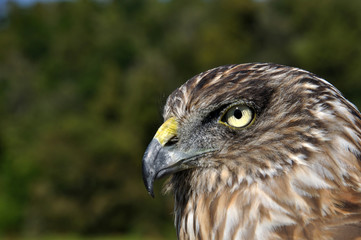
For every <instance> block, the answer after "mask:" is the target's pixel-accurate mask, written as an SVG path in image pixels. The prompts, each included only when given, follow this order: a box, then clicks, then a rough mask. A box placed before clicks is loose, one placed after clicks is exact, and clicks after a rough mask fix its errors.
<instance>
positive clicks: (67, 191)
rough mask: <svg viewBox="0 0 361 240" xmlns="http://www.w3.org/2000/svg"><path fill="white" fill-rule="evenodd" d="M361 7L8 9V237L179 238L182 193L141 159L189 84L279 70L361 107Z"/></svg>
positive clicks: (217, 0) (4, 96) (144, 0)
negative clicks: (151, 182)
mask: <svg viewBox="0 0 361 240" xmlns="http://www.w3.org/2000/svg"><path fill="white" fill-rule="evenodd" d="M360 11H361V1H358V0H353V1H351V0H345V1H339V0H319V1H311V0H308V1H304V0H294V1H287V0H263V1H261V0H259V1H255V0H241V1H240V0H222V1H221V0H163V1H161V0H121V1H115V0H113V1H111V0H108V1H90V0H78V1H71V2H57V3H51V4H50V3H49V4H36V5H33V6H31V7H27V8H22V7H19V6H17V5H16V4H9V11H8V14H7V15H6V16H4V17H3V18H2V19H1V21H0V100H1V101H0V114H1V118H0V126H1V132H0V234H2V235H3V236H13V235H27V236H37V235H38V234H48V233H71V232H73V233H78V234H87V235H89V234H90V235H92V234H93V235H94V234H109V233H117V234H133V233H136V234H137V235H136V236H153V237H154V238H167V237H169V236H175V231H174V230H173V226H172V225H173V224H172V222H173V220H172V218H173V216H172V204H173V203H172V197H171V196H166V197H165V196H161V194H160V191H161V190H160V189H161V183H159V184H158V185H157V189H156V195H157V197H156V199H155V200H153V199H151V198H150V197H149V196H148V195H147V193H146V190H145V188H144V187H143V183H142V177H141V158H142V155H143V151H144V149H145V147H146V145H147V144H148V142H149V141H150V139H151V138H152V136H153V134H154V133H155V131H156V129H157V127H158V126H159V124H160V123H161V121H162V119H161V112H162V105H163V104H164V102H165V100H166V97H167V95H168V94H169V93H171V91H172V90H174V89H175V88H176V87H177V86H179V85H180V84H182V83H183V82H185V81H186V80H187V79H189V78H190V77H192V76H193V75H195V74H197V73H199V72H201V71H204V70H207V69H209V68H212V67H216V66H218V65H224V64H230V63H243V62H254V61H261V62H276V63H281V64H286V65H291V66H296V67H300V68H304V69H306V70H309V71H311V72H314V73H316V74H317V75H319V76H321V77H324V78H326V79H327V80H329V81H330V82H331V83H333V84H334V85H335V86H336V87H338V88H339V89H340V90H341V91H342V92H343V93H344V94H345V95H346V97H347V98H348V99H349V100H351V101H352V102H354V103H355V104H357V105H358V106H361V94H360V93H361V64H360V63H361V44H360V39H361V15H360V14H359V12H360Z"/></svg>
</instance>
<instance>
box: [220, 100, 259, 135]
mask: <svg viewBox="0 0 361 240" xmlns="http://www.w3.org/2000/svg"><path fill="white" fill-rule="evenodd" d="M255 117H256V114H255V111H254V110H253V108H251V107H249V106H247V105H246V104H243V103H241V104H235V105H231V106H229V107H228V108H227V109H226V110H225V111H224V112H223V113H222V115H221V117H220V120H219V122H220V123H222V124H224V125H226V126H228V127H231V128H234V129H242V128H245V127H248V126H250V125H252V124H253V122H254V121H255Z"/></svg>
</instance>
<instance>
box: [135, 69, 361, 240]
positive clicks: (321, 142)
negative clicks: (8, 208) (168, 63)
mask: <svg viewBox="0 0 361 240" xmlns="http://www.w3.org/2000/svg"><path fill="white" fill-rule="evenodd" d="M163 117H164V120H165V122H164V123H163V124H162V126H161V127H160V128H159V130H158V131H157V133H156V134H155V136H154V138H153V140H152V141H151V142H150V144H149V146H148V148H147V149H146V151H145V154H144V157H143V161H142V168H143V180H144V183H145V186H146V188H147V190H148V192H149V193H150V194H151V195H153V182H154V180H155V179H158V178H161V177H163V176H167V175H171V178H170V180H169V182H168V183H167V185H166V189H167V190H168V191H171V192H172V193H173V194H174V198H175V206H174V208H175V209H174V212H175V226H176V230H177V236H178V239H361V114H360V112H359V111H358V110H357V108H356V107H355V106H354V105H353V104H352V103H350V102H349V101H348V100H346V99H345V98H344V97H343V96H342V94H341V93H340V92H339V91H338V90H337V89H336V88H335V87H334V86H333V85H331V84H330V83H328V82H327V81H325V80H323V79H321V78H319V77H317V76H315V75H314V74H312V73H310V72H307V71H305V70H301V69H298V68H293V67H287V66H282V65H276V64H269V63H250V64H240V65H227V66H221V67H217V68H214V69H211V70H208V71H206V72H203V73H200V74H199V75H196V76H195V77H193V78H191V79H190V80H188V81H187V82H186V83H185V84H183V85H182V86H181V87H179V88H178V89H176V90H175V91H174V92H173V93H172V94H171V95H170V96H169V97H168V99H167V102H166V105H165V107H164V115H163Z"/></svg>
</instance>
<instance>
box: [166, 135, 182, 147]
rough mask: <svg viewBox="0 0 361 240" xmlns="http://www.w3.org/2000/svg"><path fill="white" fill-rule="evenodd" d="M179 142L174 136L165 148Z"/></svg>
mask: <svg viewBox="0 0 361 240" xmlns="http://www.w3.org/2000/svg"><path fill="white" fill-rule="evenodd" d="M178 141H179V139H178V137H176V136H174V137H172V138H171V139H169V141H168V142H167V143H166V144H165V146H172V145H175V144H176V143H177V142H178Z"/></svg>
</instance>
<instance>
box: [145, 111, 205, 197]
mask: <svg viewBox="0 0 361 240" xmlns="http://www.w3.org/2000/svg"><path fill="white" fill-rule="evenodd" d="M177 131H178V123H177V121H176V119H175V118H174V117H171V118H169V119H168V120H167V121H165V122H164V123H163V124H162V126H161V127H160V128H159V129H158V131H157V133H156V134H155V136H154V138H153V139H152V141H151V142H150V144H149V145H148V147H147V149H146V150H145V153H144V156H143V160H142V173H143V181H144V185H145V187H146V189H147V191H148V193H149V194H150V195H151V196H152V197H154V192H153V183H154V180H155V179H159V178H161V177H163V176H166V175H169V174H172V173H175V172H179V171H181V170H185V169H188V168H191V167H194V166H195V165H194V164H195V163H194V162H193V161H192V160H194V159H195V158H197V157H198V156H200V155H202V154H204V153H208V152H210V150H201V151H187V152H183V151H179V150H177V147H176V146H175V144H173V145H168V146H166V144H167V143H168V142H169V140H171V139H172V138H174V137H176V136H177Z"/></svg>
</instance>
